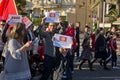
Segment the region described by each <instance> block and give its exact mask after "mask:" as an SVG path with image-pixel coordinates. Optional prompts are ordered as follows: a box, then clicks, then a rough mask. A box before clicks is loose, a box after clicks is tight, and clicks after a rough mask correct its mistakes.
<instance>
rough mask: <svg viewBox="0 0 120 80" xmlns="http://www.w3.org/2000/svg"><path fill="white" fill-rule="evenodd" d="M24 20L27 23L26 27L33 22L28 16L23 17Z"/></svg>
mask: <svg viewBox="0 0 120 80" xmlns="http://www.w3.org/2000/svg"><path fill="white" fill-rule="evenodd" d="M22 21H23V23H24V24H25V27H26V29H27V28H28V27H29V26H30V25H31V24H32V22H31V21H30V20H29V19H28V18H27V17H26V16H25V17H23V19H22Z"/></svg>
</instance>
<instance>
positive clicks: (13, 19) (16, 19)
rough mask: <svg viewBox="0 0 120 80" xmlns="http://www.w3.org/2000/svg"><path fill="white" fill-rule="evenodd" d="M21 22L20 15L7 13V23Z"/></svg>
mask: <svg viewBox="0 0 120 80" xmlns="http://www.w3.org/2000/svg"><path fill="white" fill-rule="evenodd" d="M18 22H19V23H22V15H9V22H8V24H9V25H11V24H15V23H18Z"/></svg>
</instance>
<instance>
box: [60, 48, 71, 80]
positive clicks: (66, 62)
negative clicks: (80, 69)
mask: <svg viewBox="0 0 120 80" xmlns="http://www.w3.org/2000/svg"><path fill="white" fill-rule="evenodd" d="M59 51H60V53H61V61H62V68H63V72H62V80H72V74H71V68H70V55H69V54H70V53H69V52H70V51H69V49H66V48H60V49H59Z"/></svg>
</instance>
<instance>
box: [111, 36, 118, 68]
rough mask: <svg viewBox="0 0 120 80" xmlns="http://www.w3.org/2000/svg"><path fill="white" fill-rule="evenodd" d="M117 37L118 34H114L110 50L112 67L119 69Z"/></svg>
mask: <svg viewBox="0 0 120 80" xmlns="http://www.w3.org/2000/svg"><path fill="white" fill-rule="evenodd" d="M116 38H117V35H116V34H113V36H112V39H111V40H110V51H111V53H112V68H113V69H118V68H119V67H117V54H116V49H117V43H116Z"/></svg>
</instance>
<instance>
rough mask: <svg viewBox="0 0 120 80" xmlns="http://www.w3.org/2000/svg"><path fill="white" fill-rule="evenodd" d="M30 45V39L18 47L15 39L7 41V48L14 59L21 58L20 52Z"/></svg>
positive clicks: (23, 51)
mask: <svg viewBox="0 0 120 80" xmlns="http://www.w3.org/2000/svg"><path fill="white" fill-rule="evenodd" d="M30 46H32V43H31V42H30V41H29V42H27V43H26V44H24V45H23V46H21V47H18V42H17V40H15V39H11V40H9V42H8V50H9V51H10V54H11V56H12V57H13V58H14V59H16V60H21V54H23V53H25V51H26V48H28V47H30Z"/></svg>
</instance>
